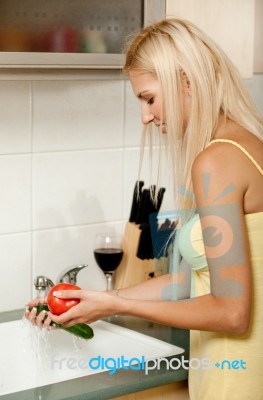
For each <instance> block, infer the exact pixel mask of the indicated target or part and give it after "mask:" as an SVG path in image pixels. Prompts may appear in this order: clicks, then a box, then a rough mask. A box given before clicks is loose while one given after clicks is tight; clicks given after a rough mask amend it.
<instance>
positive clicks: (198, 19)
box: [166, 0, 262, 78]
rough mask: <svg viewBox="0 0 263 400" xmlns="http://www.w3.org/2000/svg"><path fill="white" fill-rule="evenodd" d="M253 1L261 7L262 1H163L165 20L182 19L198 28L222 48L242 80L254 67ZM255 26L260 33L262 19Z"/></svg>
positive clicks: (248, 76)
mask: <svg viewBox="0 0 263 400" xmlns="http://www.w3.org/2000/svg"><path fill="white" fill-rule="evenodd" d="M255 1H258V2H260V4H262V0H242V1H240V0H231V1H229V0H212V1H211V0H198V1H197V0H187V1H185V0H166V16H167V17H168V18H169V17H171V16H178V17H182V18H185V19H187V20H190V21H192V22H193V23H195V24H196V25H198V26H199V27H200V28H201V29H203V30H204V31H205V32H206V33H207V34H208V35H209V36H210V37H211V38H212V39H214V40H215V42H216V43H218V44H219V45H220V46H221V47H222V48H223V50H224V51H225V52H226V54H227V55H228V56H229V57H230V59H231V60H232V61H233V63H234V64H235V65H236V66H237V67H238V69H239V71H240V72H241V75H242V76H243V78H250V77H251V76H252V74H253V67H254V27H255ZM257 22H258V23H259V21H257ZM259 25H261V28H260V29H261V32H262V19H261V21H260V23H259ZM261 57H262V34H261Z"/></svg>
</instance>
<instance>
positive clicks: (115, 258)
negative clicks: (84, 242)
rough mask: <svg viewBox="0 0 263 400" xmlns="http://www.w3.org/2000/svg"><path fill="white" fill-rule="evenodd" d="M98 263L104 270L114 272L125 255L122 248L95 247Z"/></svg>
mask: <svg viewBox="0 0 263 400" xmlns="http://www.w3.org/2000/svg"><path fill="white" fill-rule="evenodd" d="M94 256H95V260H96V262H97V264H98V265H99V267H100V268H101V269H102V270H103V271H104V272H112V271H115V269H116V268H117V267H118V265H119V264H120V262H121V259H122V256H123V250H122V249H95V250H94Z"/></svg>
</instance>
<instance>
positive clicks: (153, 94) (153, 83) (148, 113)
mask: <svg viewBox="0 0 263 400" xmlns="http://www.w3.org/2000/svg"><path fill="white" fill-rule="evenodd" d="M129 78H130V81H131V85H132V88H133V91H134V93H135V95H136V96H137V97H138V99H139V100H140V102H141V119H142V123H143V124H144V125H147V124H149V123H151V122H153V123H154V124H155V125H156V126H158V127H160V124H161V120H162V127H161V131H162V133H167V125H166V120H165V110H162V106H163V98H162V91H161V85H160V83H159V81H158V79H157V78H155V76H154V75H153V74H151V73H142V72H138V71H131V72H130V74H129ZM187 82H188V81H187V77H185V76H183V74H182V89H183V114H184V115H183V123H184V127H186V126H187V122H188V117H189V110H190V101H191V90H190V88H189V83H187ZM162 112H163V114H162ZM175 112H176V110H175Z"/></svg>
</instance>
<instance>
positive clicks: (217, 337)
mask: <svg viewBox="0 0 263 400" xmlns="http://www.w3.org/2000/svg"><path fill="white" fill-rule="evenodd" d="M214 142H226V143H230V144H232V145H234V146H236V147H238V148H239V149H240V150H241V151H242V152H243V153H244V154H245V155H246V156H247V157H248V158H249V159H250V160H251V161H252V163H253V164H254V165H255V167H256V168H257V169H258V171H259V172H260V173H261V174H262V175H263V170H262V168H261V167H260V166H259V165H258V164H257V162H256V161H255V160H254V159H253V157H251V155H250V154H249V153H248V152H247V151H246V150H245V149H244V148H243V147H241V146H240V145H239V144H238V143H236V142H233V141H229V140H222V139H219V140H216V141H213V142H211V143H210V144H212V143H214ZM259 190H263V187H262V188H259ZM245 221H246V226H247V232H248V239H249V245H250V253H251V267H252V310H251V321H250V326H249V330H248V332H247V333H246V334H244V335H242V336H236V335H230V334H221V333H217V332H205V331H191V335H190V359H191V360H192V359H194V360H196V359H198V360H199V363H200V367H199V368H197V366H198V365H199V364H198V362H197V361H195V362H194V363H193V366H194V368H190V369H189V393H190V399H191V400H263V345H262V335H263V212H258V213H253V214H247V215H245ZM178 247H179V250H180V252H181V254H182V255H183V257H184V258H185V259H186V260H187V261H188V263H189V264H190V265H191V267H192V286H193V287H194V292H195V293H194V295H195V296H202V295H205V294H207V293H210V277H209V270H208V268H207V260H206V257H205V251H204V243H203V238H202V230H201V225H200V220H199V216H198V215H195V216H194V218H193V219H191V220H190V221H189V222H188V223H187V224H186V225H184V226H183V228H182V230H181V232H180V234H179V238H178ZM205 359H209V362H210V364H209V366H211V368H209V369H204V368H202V365H205V363H204V364H202V360H203V361H204V360H205Z"/></svg>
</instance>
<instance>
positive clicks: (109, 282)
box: [105, 272, 113, 291]
mask: <svg viewBox="0 0 263 400" xmlns="http://www.w3.org/2000/svg"><path fill="white" fill-rule="evenodd" d="M112 275H113V274H112V273H110V272H107V273H106V274H105V276H106V280H107V289H106V290H107V291H108V290H112V289H113V283H112Z"/></svg>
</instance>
